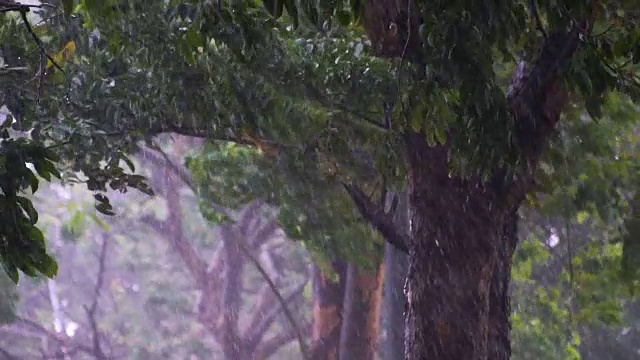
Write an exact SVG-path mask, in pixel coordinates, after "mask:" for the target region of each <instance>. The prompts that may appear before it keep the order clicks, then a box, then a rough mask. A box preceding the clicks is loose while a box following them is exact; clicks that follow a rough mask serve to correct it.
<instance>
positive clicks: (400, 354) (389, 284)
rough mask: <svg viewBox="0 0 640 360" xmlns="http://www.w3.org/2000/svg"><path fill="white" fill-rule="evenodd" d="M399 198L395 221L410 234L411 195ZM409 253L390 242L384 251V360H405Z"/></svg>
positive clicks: (403, 195)
mask: <svg viewBox="0 0 640 360" xmlns="http://www.w3.org/2000/svg"><path fill="white" fill-rule="evenodd" d="M393 196H396V197H397V198H398V203H397V208H396V212H395V218H394V222H395V223H396V225H397V226H398V228H400V229H403V230H404V231H406V232H408V231H409V202H408V199H407V194H405V193H402V194H394V195H393ZM407 264H408V259H407V254H406V253H404V252H402V251H400V250H398V249H397V248H396V247H394V246H393V245H391V244H389V243H387V244H386V245H385V250H384V271H385V276H384V306H383V307H382V309H383V310H382V312H383V313H382V329H383V332H384V335H383V337H382V354H383V355H384V360H400V359H404V309H405V305H406V303H407V298H406V296H405V295H404V281H405V278H406V277H407Z"/></svg>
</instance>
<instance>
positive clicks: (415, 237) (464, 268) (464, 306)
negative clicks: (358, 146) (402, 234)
mask: <svg viewBox="0 0 640 360" xmlns="http://www.w3.org/2000/svg"><path fill="white" fill-rule="evenodd" d="M406 144H407V161H408V165H409V167H408V168H409V196H410V203H411V209H412V214H411V240H410V244H409V274H408V279H407V285H408V291H407V297H408V306H407V314H406V332H405V335H406V338H405V341H406V343H405V344H406V345H405V348H406V359H407V360H427V359H438V360H458V359H469V360H476V359H488V358H489V353H490V348H491V352H493V348H494V347H493V346H490V345H489V344H490V341H489V339H490V338H491V336H490V335H491V334H490V331H489V327H490V322H489V320H490V310H489V308H490V288H491V284H492V280H493V277H494V267H495V268H496V271H498V272H499V273H500V276H498V277H499V280H500V286H499V287H500V289H501V290H500V291H501V296H500V298H499V299H498V298H496V301H497V302H499V303H500V305H501V307H503V308H504V303H503V301H505V300H506V299H505V298H504V296H505V295H506V292H502V286H504V283H505V281H504V279H506V277H508V276H509V275H508V273H509V271H508V270H507V269H506V268H507V267H508V264H510V261H497V255H498V249H499V247H501V245H502V240H503V234H504V229H505V224H506V220H507V218H508V217H509V215H510V214H511V212H510V211H507V210H503V209H501V208H500V206H499V204H498V198H497V196H496V194H495V192H494V191H493V190H492V189H491V188H488V187H486V186H485V184H484V183H481V182H480V181H479V180H473V179H471V180H463V179H461V178H458V177H454V176H450V172H449V167H448V160H447V158H448V156H447V149H446V148H444V147H429V146H428V145H427V142H426V138H425V136H424V135H421V134H413V135H408V136H407V142H406ZM509 250H510V249H505V250H504V251H500V253H501V254H502V257H505V258H506V257H507V256H509V257H510V256H511V254H510V251H509ZM507 284H508V279H507ZM505 291H506V290H505ZM493 305H494V306H498V304H493ZM506 308H507V310H504V309H503V311H508V303H507V305H506ZM500 314H501V315H502V312H500ZM496 318H498V319H501V320H502V321H504V320H506V321H508V313H507V314H506V317H504V316H497V317H496ZM507 326H508V325H507ZM507 336H508V335H507ZM492 340H493V339H492ZM507 340H508V337H507ZM500 351H501V352H500V353H499V354H492V355H491V357H492V358H493V357H494V356H495V357H496V358H498V359H506V358H508V357H509V354H508V348H505V349H502V350H500Z"/></svg>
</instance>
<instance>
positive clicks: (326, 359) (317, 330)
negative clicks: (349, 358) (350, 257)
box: [311, 261, 347, 360]
mask: <svg viewBox="0 0 640 360" xmlns="http://www.w3.org/2000/svg"><path fill="white" fill-rule="evenodd" d="M332 266H333V271H335V272H336V273H337V276H338V280H337V281H334V280H333V279H332V278H331V276H330V275H329V274H324V273H323V272H322V271H321V270H320V268H318V267H317V266H315V265H314V267H313V298H314V304H313V343H312V347H311V357H312V359H313V360H338V354H339V346H340V332H341V329H342V312H343V311H342V310H343V309H342V305H343V300H344V292H345V283H346V270H347V266H346V264H345V263H343V262H340V261H336V262H334V263H333V264H332Z"/></svg>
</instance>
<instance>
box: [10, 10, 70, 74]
mask: <svg viewBox="0 0 640 360" xmlns="http://www.w3.org/2000/svg"><path fill="white" fill-rule="evenodd" d="M25 9H26V10H25ZM19 11H20V17H21V18H22V22H23V23H24V26H25V27H26V28H27V31H28V32H29V34H30V35H31V37H32V38H33V40H34V41H35V42H36V44H37V45H38V47H39V48H40V51H41V52H42V54H43V55H44V56H46V57H47V59H49V61H51V64H52V65H53V67H55V68H56V69H58V70H60V71H61V72H62V73H63V74H65V72H64V70H62V68H61V67H60V65H58V63H56V61H55V60H54V59H53V57H51V55H49V54H48V53H47V50H46V49H45V48H44V44H43V43H42V40H40V38H39V37H38V35H36V33H35V32H34V31H33V28H32V27H31V24H30V23H29V19H27V12H28V11H29V8H28V7H26V8H24V7H23V8H22V9H21V10H19Z"/></svg>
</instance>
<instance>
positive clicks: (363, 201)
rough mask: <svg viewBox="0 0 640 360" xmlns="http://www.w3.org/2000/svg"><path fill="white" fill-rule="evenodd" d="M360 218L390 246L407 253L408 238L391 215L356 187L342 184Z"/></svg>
mask: <svg viewBox="0 0 640 360" xmlns="http://www.w3.org/2000/svg"><path fill="white" fill-rule="evenodd" d="M342 185H343V186H344V188H345V189H346V190H347V193H349V195H350V196H351V199H353V202H354V203H355V205H356V207H357V208H358V210H359V211H360V214H361V215H362V217H363V218H364V219H365V220H367V221H368V222H369V223H370V224H371V225H372V226H373V227H374V228H375V229H376V230H378V232H379V233H380V234H381V235H382V236H383V237H384V238H385V240H386V241H387V242H388V243H390V244H391V245H393V246H395V247H396V248H397V249H398V250H400V251H402V252H405V253H406V252H408V244H409V238H408V237H407V236H406V235H405V234H404V233H403V232H402V231H400V230H399V229H398V228H397V227H396V225H395V224H394V222H393V216H392V214H387V213H385V212H384V210H383V208H382V207H380V206H377V205H375V204H374V203H373V202H372V201H371V199H370V198H369V197H368V196H367V195H365V194H364V192H362V190H361V189H360V188H359V187H358V186H356V185H350V184H346V183H343V184H342Z"/></svg>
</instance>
